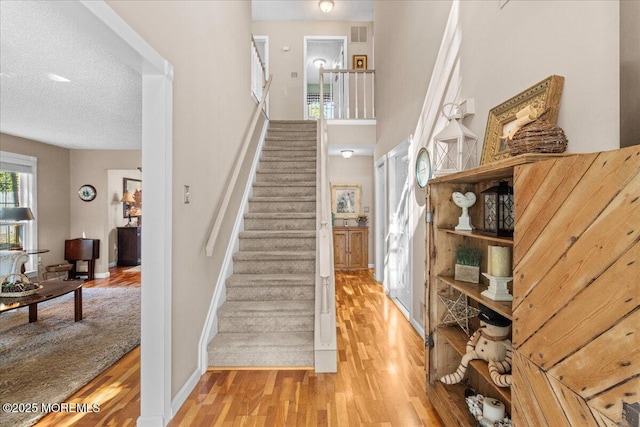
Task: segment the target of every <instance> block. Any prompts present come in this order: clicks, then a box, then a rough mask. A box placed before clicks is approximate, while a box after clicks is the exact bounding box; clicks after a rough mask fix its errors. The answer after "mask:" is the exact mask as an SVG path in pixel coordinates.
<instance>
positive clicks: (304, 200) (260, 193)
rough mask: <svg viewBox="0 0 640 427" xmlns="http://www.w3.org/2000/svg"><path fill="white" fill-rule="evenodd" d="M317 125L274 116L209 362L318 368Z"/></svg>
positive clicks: (244, 365)
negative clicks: (316, 339)
mask: <svg viewBox="0 0 640 427" xmlns="http://www.w3.org/2000/svg"><path fill="white" fill-rule="evenodd" d="M316 141H317V137H316V122H315V121H271V122H270V123H269V128H268V131H267V137H266V140H265V144H264V148H263V151H262V156H261V158H260V164H259V167H258V170H257V172H256V182H255V183H254V184H253V195H252V197H250V198H249V212H248V213H246V214H245V217H244V229H245V231H243V232H241V233H240V235H239V251H238V252H236V253H235V254H234V255H233V272H234V273H233V275H232V276H230V277H229V278H228V279H227V281H226V302H225V303H224V304H223V305H222V306H221V307H220V309H219V310H218V334H217V335H216V336H215V337H214V339H213V340H212V341H211V342H210V343H209V346H208V353H209V366H212V367H240V366H243V367H251V366H254V367H269V366H274V367H275V366H296V367H312V366H313V365H314V360H313V357H314V331H313V328H314V313H315V308H314V307H315V302H314V298H315V269H316V144H317V142H316Z"/></svg>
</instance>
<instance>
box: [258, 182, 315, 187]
mask: <svg viewBox="0 0 640 427" xmlns="http://www.w3.org/2000/svg"><path fill="white" fill-rule="evenodd" d="M253 186H254V187H315V186H316V182H315V181H297V182H277V181H276V182H271V181H261V182H254V183H253Z"/></svg>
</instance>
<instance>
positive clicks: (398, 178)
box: [388, 140, 412, 316]
mask: <svg viewBox="0 0 640 427" xmlns="http://www.w3.org/2000/svg"><path fill="white" fill-rule="evenodd" d="M409 147H410V141H409V140H406V141H404V142H402V143H401V144H400V145H398V146H397V147H396V148H395V149H393V150H392V151H391V152H390V153H389V162H388V163H389V207H388V209H389V210H388V212H389V213H388V215H389V249H388V259H389V261H388V266H389V295H390V296H391V297H392V298H393V299H394V300H395V301H396V302H398V303H399V305H400V308H402V309H404V311H405V314H406V315H407V316H411V307H412V304H411V293H412V292H411V283H412V282H411V230H410V224H411V222H410V213H411V211H410V206H411V204H410V197H409V196H410V185H409Z"/></svg>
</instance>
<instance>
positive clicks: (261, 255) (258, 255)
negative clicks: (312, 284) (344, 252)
mask: <svg viewBox="0 0 640 427" xmlns="http://www.w3.org/2000/svg"><path fill="white" fill-rule="evenodd" d="M315 258H316V252H315V251H238V252H236V253H235V254H233V259H234V260H236V261H251V260H259V261H278V260H292V261H296V260H305V259H315Z"/></svg>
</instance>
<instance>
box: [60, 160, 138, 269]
mask: <svg viewBox="0 0 640 427" xmlns="http://www.w3.org/2000/svg"><path fill="white" fill-rule="evenodd" d="M70 159H71V161H70V174H69V176H70V187H67V188H68V189H69V190H68V191H69V195H70V204H69V207H70V219H71V222H70V232H69V237H68V238H72V239H75V238H77V237H82V235H83V234H82V233H84V234H85V235H86V237H87V238H88V239H100V258H99V259H98V260H97V261H96V266H95V272H96V274H98V275H104V274H106V273H108V272H109V257H110V255H109V254H110V249H113V248H112V247H111V248H110V247H109V243H110V234H111V233H113V225H114V224H113V220H111V221H110V219H109V218H110V216H111V213H112V211H113V210H114V209H117V208H118V205H119V207H120V208H122V204H121V203H117V204H116V203H115V202H114V198H115V197H117V195H116V188H114V186H113V185H110V184H109V170H110V169H133V170H135V169H136V168H137V167H138V166H140V165H141V162H142V152H141V151H140V150H70ZM136 172H138V171H136ZM139 176H140V175H139V172H138V175H137V176H131V178H138V177H139ZM143 183H144V182H143ZM83 184H91V185H93V186H94V187H95V188H96V192H97V196H96V198H95V199H94V200H93V201H91V202H83V201H82V200H80V198H79V197H78V194H77V192H78V188H80V186H81V185H83ZM117 191H119V192H120V197H122V181H120V186H119V189H118V190H117ZM118 200H119V199H118ZM143 208H144V203H143ZM121 216H122V215H121Z"/></svg>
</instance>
